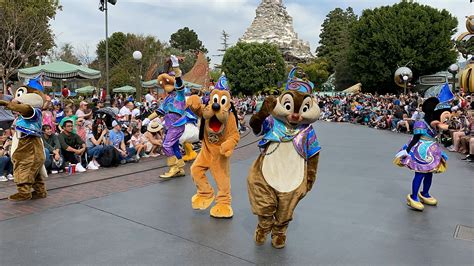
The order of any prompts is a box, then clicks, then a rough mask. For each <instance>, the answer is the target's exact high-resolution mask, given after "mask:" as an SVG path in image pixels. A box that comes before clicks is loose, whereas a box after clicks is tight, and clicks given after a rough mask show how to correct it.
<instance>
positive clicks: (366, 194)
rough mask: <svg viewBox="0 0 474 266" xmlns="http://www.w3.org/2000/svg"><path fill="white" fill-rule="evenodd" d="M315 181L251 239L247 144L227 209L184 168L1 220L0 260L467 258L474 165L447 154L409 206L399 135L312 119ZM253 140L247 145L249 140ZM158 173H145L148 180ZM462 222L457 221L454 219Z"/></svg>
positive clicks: (471, 253) (473, 255)
mask: <svg viewBox="0 0 474 266" xmlns="http://www.w3.org/2000/svg"><path fill="white" fill-rule="evenodd" d="M315 127H316V130H317V133H318V136H319V141H320V144H321V146H322V148H323V150H322V152H321V157H320V158H321V159H320V165H319V172H318V180H317V181H316V185H315V186H314V188H313V190H312V191H311V192H310V193H309V194H308V195H307V196H306V198H304V199H303V200H302V201H301V203H300V204H299V205H298V207H297V209H296V211H295V215H294V220H293V221H292V222H291V223H290V226H289V229H288V237H287V246H286V248H284V249H282V250H276V249H273V248H272V247H271V245H270V241H267V243H266V244H265V245H263V246H255V245H254V242H253V239H252V236H253V232H254V229H255V224H256V217H255V216H254V215H253V214H252V213H251V211H250V207H249V203H248V198H247V189H246V176H247V172H248V169H249V167H250V165H251V163H252V162H253V160H254V159H255V158H256V152H257V149H251V152H249V154H248V155H247V156H246V159H244V160H234V162H233V163H232V165H231V171H232V194H233V208H234V218H233V219H229V220H216V219H213V218H210V217H209V211H208V210H207V211H193V210H192V209H191V196H192V195H193V194H194V193H195V187H194V184H193V182H192V179H191V177H190V176H186V177H183V178H178V179H174V180H170V181H166V182H161V183H158V184H153V185H149V186H146V187H142V188H137V189H131V190H128V191H126V192H120V193H115V194H111V195H108V196H105V197H101V198H97V199H93V200H87V201H83V202H79V203H75V204H70V205H66V206H62V207H58V208H53V209H48V210H45V211H42V212H39V213H35V214H31V215H27V216H23V217H18V218H13V219H10V220H5V221H2V222H0V265H78V264H80V265H129V264H132V265H232V264H234V265H244V264H279V265H323V264H350V265H352V264H359V265H360V264H375V265H381V264H397V265H398V264H404V265H429V264H436V265H472V264H473V263H474V242H473V241H474V239H472V238H473V235H472V231H471V235H469V232H468V231H467V233H466V231H463V232H465V233H464V234H459V235H463V237H464V238H466V239H467V240H461V239H456V238H455V237H454V236H455V230H456V227H457V225H464V226H468V227H473V226H474V193H473V192H474V189H473V185H474V163H468V162H465V161H461V160H460V159H459V158H460V157H461V155H457V154H453V153H449V155H450V160H449V168H448V171H447V172H446V173H445V174H441V175H436V176H435V178H434V179H433V185H432V189H431V194H432V195H433V196H436V197H437V198H438V199H439V206H437V207H429V206H427V207H426V208H425V211H424V212H415V211H412V210H409V209H408V208H407V206H406V204H405V196H406V195H407V194H408V193H409V192H410V188H411V181H412V173H411V172H409V171H408V170H406V169H402V168H398V167H395V166H394V165H393V164H392V159H393V155H394V154H395V153H396V152H397V151H398V149H399V148H400V147H401V146H402V145H403V144H404V143H405V142H407V141H408V139H409V135H405V134H396V133H392V132H388V131H379V130H375V129H369V128H367V127H362V126H355V125H351V124H335V123H325V122H318V123H316V125H315ZM254 146H255V144H254ZM159 173H160V172H159V171H156V172H150V174H154V175H156V176H157V178H158V174H159ZM464 229H466V228H464Z"/></svg>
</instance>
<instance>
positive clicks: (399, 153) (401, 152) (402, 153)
mask: <svg viewBox="0 0 474 266" xmlns="http://www.w3.org/2000/svg"><path fill="white" fill-rule="evenodd" d="M407 156H408V152H407V151H406V150H401V151H399V152H398V153H397V155H395V157H397V158H400V157H401V158H403V157H407Z"/></svg>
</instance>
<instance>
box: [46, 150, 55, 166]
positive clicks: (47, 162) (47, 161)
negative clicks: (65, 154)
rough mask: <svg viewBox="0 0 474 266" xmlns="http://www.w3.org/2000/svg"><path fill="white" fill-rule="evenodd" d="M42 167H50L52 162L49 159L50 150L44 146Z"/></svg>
mask: <svg viewBox="0 0 474 266" xmlns="http://www.w3.org/2000/svg"><path fill="white" fill-rule="evenodd" d="M44 158H45V161H44V167H46V169H51V165H52V164H53V160H52V159H51V152H50V150H49V149H48V148H44Z"/></svg>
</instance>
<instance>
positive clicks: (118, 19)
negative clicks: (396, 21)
mask: <svg viewBox="0 0 474 266" xmlns="http://www.w3.org/2000/svg"><path fill="white" fill-rule="evenodd" d="M260 2H261V0H118V1H117V5H115V6H110V8H109V34H111V33H113V32H116V31H123V32H133V33H138V34H151V35H154V36H156V37H158V39H160V40H162V41H169V37H170V35H171V34H172V33H174V32H176V31H177V30H178V29H180V28H182V27H185V26H187V27H189V28H191V29H194V30H195V31H196V32H197V33H198V35H199V37H200V39H201V40H202V41H203V43H204V45H205V46H206V47H207V48H208V50H209V52H210V53H209V55H210V56H211V58H212V60H213V63H216V62H218V61H219V60H220V59H219V58H217V57H212V55H215V54H217V49H219V48H220V44H219V43H220V42H221V41H220V36H221V35H220V34H221V32H222V30H225V31H227V32H228V33H229V34H230V42H231V43H235V42H236V41H237V39H238V38H239V37H241V36H242V35H243V33H244V32H245V30H246V29H247V27H249V26H250V24H251V23H252V20H253V18H254V16H255V9H256V8H257V6H258V4H259V3H260ZM283 2H284V5H285V6H286V7H287V10H288V12H289V13H290V15H291V16H292V17H293V23H294V28H295V31H296V32H297V33H298V36H299V37H300V38H301V39H303V40H306V41H309V42H310V44H311V50H312V51H313V52H314V50H315V49H316V47H317V45H318V42H319V37H318V36H319V33H320V30H321V24H322V22H323V21H324V18H325V16H326V14H327V13H328V12H329V11H330V10H332V9H334V8H336V7H340V8H344V9H345V8H347V7H348V6H351V7H353V8H354V11H355V12H356V13H357V14H358V15H360V14H361V12H362V10H363V9H366V8H374V7H377V6H383V5H390V4H393V3H397V2H399V1H393V0H392V1H389V0H345V1H344V0H283ZM417 2H419V3H421V4H429V5H431V6H433V7H436V8H440V9H447V10H448V11H450V12H451V13H452V14H453V15H454V16H456V17H457V18H458V21H459V22H460V23H459V27H458V33H460V32H464V31H465V27H464V21H465V16H467V15H470V14H474V4H470V3H469V0H419V1H417ZM61 4H62V6H63V11H61V12H60V13H58V15H57V16H56V19H55V20H54V21H53V22H52V27H53V31H54V33H55V35H56V43H57V44H58V45H59V46H60V45H62V44H63V43H66V42H69V43H72V44H73V45H74V47H76V49H78V50H80V51H84V50H88V51H89V53H90V54H91V55H93V56H95V49H96V46H97V43H98V42H99V40H101V39H104V38H105V29H104V14H103V13H102V12H100V11H99V10H98V6H99V0H62V1H61Z"/></svg>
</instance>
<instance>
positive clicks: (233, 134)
mask: <svg viewBox="0 0 474 266" xmlns="http://www.w3.org/2000/svg"><path fill="white" fill-rule="evenodd" d="M189 99H190V102H191V106H190V107H191V109H192V110H193V112H194V113H195V114H197V115H198V116H199V117H201V132H200V137H202V147H201V151H200V152H199V154H198V157H197V158H196V160H195V161H194V163H193V165H192V166H191V175H192V176H193V180H194V183H195V184H196V187H197V193H196V194H195V195H194V196H193V197H192V199H191V203H192V207H193V209H195V210H205V209H207V208H208V207H209V206H210V205H211V204H212V202H213V201H214V198H215V199H216V205H214V206H213V207H212V208H211V211H210V214H211V216H212V217H215V218H231V217H232V216H233V215H234V212H233V210H232V207H231V201H232V197H231V193H230V156H231V155H232V153H233V151H234V149H235V146H237V143H238V142H239V140H240V135H239V130H238V129H237V114H236V112H235V108H234V106H233V104H232V102H231V96H230V90H229V86H228V85H227V79H226V77H225V76H222V77H221V78H220V79H219V81H218V84H217V85H216V86H215V88H214V89H213V90H212V92H211V94H210V102H209V104H207V105H202V104H201V99H200V98H199V96H197V95H193V96H191V97H190V98H189ZM207 170H210V171H211V174H212V176H213V177H214V180H215V181H216V184H217V189H218V191H217V197H215V195H214V189H213V188H212V186H211V185H210V184H209V181H208V179H207V176H206V172H207Z"/></svg>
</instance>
